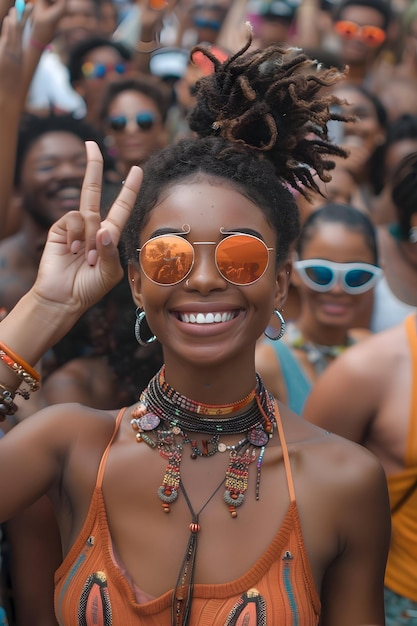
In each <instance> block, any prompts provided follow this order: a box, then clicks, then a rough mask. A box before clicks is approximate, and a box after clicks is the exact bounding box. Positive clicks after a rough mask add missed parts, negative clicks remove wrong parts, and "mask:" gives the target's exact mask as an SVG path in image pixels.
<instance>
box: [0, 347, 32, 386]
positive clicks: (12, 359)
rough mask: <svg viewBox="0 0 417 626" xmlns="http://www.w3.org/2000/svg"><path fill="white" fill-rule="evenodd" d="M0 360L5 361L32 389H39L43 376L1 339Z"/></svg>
mask: <svg viewBox="0 0 417 626" xmlns="http://www.w3.org/2000/svg"><path fill="white" fill-rule="evenodd" d="M0 360H2V361H3V363H5V364H6V365H7V366H8V367H10V369H11V370H13V372H14V373H15V374H16V376H18V377H19V378H20V380H21V381H22V382H24V383H26V384H27V385H28V386H29V388H30V390H31V391H37V390H38V389H39V387H40V381H41V377H40V374H39V372H37V371H36V370H35V369H34V368H33V367H32V366H31V365H29V363H27V362H26V361H25V360H24V359H22V358H21V357H19V356H18V355H17V354H15V353H14V352H13V350H11V349H10V348H8V347H7V346H6V345H5V344H4V343H3V342H2V341H0Z"/></svg>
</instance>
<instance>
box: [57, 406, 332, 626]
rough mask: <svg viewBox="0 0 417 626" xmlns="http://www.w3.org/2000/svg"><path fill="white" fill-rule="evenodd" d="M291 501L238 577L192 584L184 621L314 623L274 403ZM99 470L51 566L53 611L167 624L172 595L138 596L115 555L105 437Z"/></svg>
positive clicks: (85, 624)
mask: <svg viewBox="0 0 417 626" xmlns="http://www.w3.org/2000/svg"><path fill="white" fill-rule="evenodd" d="M276 411H277V414H276V418H277V425H278V432H279V437H280V441H281V446H282V450H283V458H284V464H285V471H286V476H287V484H288V490H289V495H290V505H289V507H288V511H287V513H286V516H285V518H284V521H283V523H282V525H281V527H280V528H279V529H278V531H277V534H276V535H275V537H274V539H273V541H272V543H271V544H270V546H269V547H268V548H267V549H266V551H265V552H264V553H263V554H262V555H261V556H260V558H259V559H258V561H257V562H256V563H255V565H254V566H253V567H252V568H251V569H250V570H249V571H247V572H246V573H244V574H243V575H242V576H241V577H240V578H238V579H236V580H233V581H231V582H229V583H224V584H195V585H194V588H193V601H192V608H191V618H190V626H243V625H245V626H266V625H268V626H317V625H318V622H319V616H320V610H321V605H320V599H319V596H318V593H317V591H316V588H315V585H314V580H313V576H312V572H311V568H310V564H309V560H308V556H307V553H306V550H305V547H304V542H303V537H302V531H301V524H300V518H299V514H298V509H297V504H296V500H295V492H294V484H293V479H292V474H291V467H290V460H289V455H288V450H287V446H286V442H285V438H284V433H283V429H282V425H281V418H280V416H279V411H278V408H276ZM123 412H124V410H122V411H121V412H120V413H119V415H118V417H117V420H116V426H115V431H114V434H113V436H112V439H111V441H110V442H109V444H108V446H107V448H106V450H105V452H104V454H103V457H102V459H101V463H100V466H99V470H98V475H97V482H96V486H95V489H94V493H93V496H92V499H91V503H90V508H89V512H88V514H87V518H86V520H85V522H84V525H83V528H82V530H81V532H80V534H79V536H78V538H77V540H76V541H75V543H74V545H73V546H72V548H71V549H70V551H69V553H68V554H67V556H66V557H65V559H64V561H63V563H62V565H61V566H60V567H59V568H58V570H57V572H56V574H55V613H56V617H57V620H58V623H59V624H60V626H139V625H140V626H171V596H172V592H173V590H172V589H171V590H169V591H167V592H166V593H165V594H164V595H162V596H161V597H159V598H155V599H151V600H150V601H145V602H144V603H138V602H137V600H136V596H135V593H134V590H133V588H132V585H131V584H130V583H129V582H128V580H127V578H126V577H125V576H124V574H123V573H122V571H121V569H120V568H119V567H118V565H117V563H116V559H115V557H114V554H113V549H112V538H111V535H110V530H109V527H108V523H107V516H106V506H105V502H104V498H103V493H102V482H103V475H104V471H105V466H106V460H107V457H108V454H109V451H110V447H111V444H112V442H113V440H114V438H115V435H116V433H117V430H118V428H119V425H120V422H121V419H122V416H123Z"/></svg>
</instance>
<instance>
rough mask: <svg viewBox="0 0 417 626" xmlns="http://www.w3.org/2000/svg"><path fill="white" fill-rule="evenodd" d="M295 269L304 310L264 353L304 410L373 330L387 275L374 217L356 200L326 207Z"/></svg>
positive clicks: (260, 355)
mask: <svg viewBox="0 0 417 626" xmlns="http://www.w3.org/2000/svg"><path fill="white" fill-rule="evenodd" d="M293 267H294V270H293V276H292V282H293V284H294V285H295V287H296V288H297V290H298V295H299V300H300V311H299V314H298V316H297V318H296V319H294V320H292V321H290V322H289V323H288V324H287V328H286V333H285V335H284V337H283V340H282V341H280V342H277V341H273V340H271V339H265V340H263V341H262V342H260V343H259V345H258V346H257V357H256V358H257V368H258V371H259V372H260V373H261V375H262V376H263V378H264V379H265V380H267V385H268V388H269V389H270V390H271V391H272V393H274V395H275V396H276V397H278V398H279V399H280V400H281V401H283V402H286V403H287V404H288V405H289V406H290V408H292V409H293V410H294V411H295V412H296V413H299V414H301V413H302V409H303V406H304V403H305V400H306V398H307V396H308V394H309V393H310V390H311V388H312V386H313V384H314V383H315V381H316V380H317V378H318V377H319V376H320V374H321V373H322V372H323V371H324V370H325V369H326V367H327V366H328V364H329V363H331V362H332V361H333V360H334V359H335V358H336V357H337V356H338V355H339V354H341V353H342V352H343V351H344V350H345V349H346V348H348V347H349V346H351V345H353V344H354V343H356V342H357V341H358V340H360V339H362V338H363V337H365V336H367V335H368V334H369V331H368V330H366V327H367V324H368V323H369V317H370V314H371V311H372V305H373V289H374V287H375V285H376V283H377V282H378V280H379V278H380V277H381V275H382V270H381V268H380V267H378V253H377V244H376V239H375V230H374V227H373V225H372V223H371V222H370V220H369V219H368V217H367V216H366V215H365V214H364V213H362V212H361V211H359V210H358V209H355V208H354V207H352V206H350V205H344V204H328V205H326V206H324V207H322V208H321V209H318V210H317V211H315V212H314V213H312V214H311V215H310V216H309V217H308V218H307V220H306V222H305V223H304V226H303V228H302V231H301V235H300V237H299V239H298V243H297V258H296V260H295V262H294V266H293Z"/></svg>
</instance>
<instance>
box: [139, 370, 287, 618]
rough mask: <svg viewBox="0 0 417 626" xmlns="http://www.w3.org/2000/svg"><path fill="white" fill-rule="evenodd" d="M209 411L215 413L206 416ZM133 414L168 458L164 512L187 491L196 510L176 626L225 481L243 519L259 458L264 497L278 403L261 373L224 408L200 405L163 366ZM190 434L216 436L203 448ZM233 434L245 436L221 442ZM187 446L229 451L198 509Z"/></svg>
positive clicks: (175, 603)
mask: <svg viewBox="0 0 417 626" xmlns="http://www.w3.org/2000/svg"><path fill="white" fill-rule="evenodd" d="M242 408H244V409H245V410H244V411H242V412H241V413H238V414H237V415H236V411H238V410H239V409H242ZM208 415H212V416H215V417H212V418H210V417H206V416H208ZM224 415H227V416H229V417H223V416H224ZM131 416H132V419H131V425H132V428H133V430H134V431H135V433H136V440H137V441H138V443H142V442H144V443H146V444H147V445H148V446H150V447H151V448H156V449H157V450H158V451H159V454H160V455H161V457H162V458H164V459H166V460H167V461H168V463H167V466H166V468H165V473H164V476H163V479H162V483H161V486H160V487H159V488H158V491H157V493H158V497H159V498H160V500H161V501H162V508H163V510H164V512H165V513H169V512H170V510H171V505H172V504H173V503H174V502H175V500H176V499H177V497H178V494H179V492H180V491H181V492H182V494H183V495H184V498H185V501H186V503H187V506H188V509H189V511H190V514H191V523H190V525H189V529H190V538H189V540H188V543H187V547H186V551H185V555H184V559H183V562H182V564H181V568H180V572H179V574H178V578H177V582H176V585H175V589H174V593H173V596H172V620H171V621H172V626H186V625H187V624H188V622H189V616H190V611H191V601H192V590H193V574H194V563H195V558H196V551H197V537H198V533H199V532H200V529H201V526H200V521H199V516H200V514H201V513H202V512H203V510H204V509H205V508H206V506H207V505H208V504H209V502H210V501H211V500H212V498H213V497H214V496H215V495H216V493H217V492H218V491H219V489H220V488H221V487H222V485H224V488H225V489H224V494H223V499H224V502H225V503H226V505H227V507H228V510H229V512H230V515H231V516H232V518H236V517H237V511H236V509H237V508H238V507H239V506H241V505H242V504H243V502H244V499H245V495H246V490H247V487H248V477H249V466H250V465H251V463H253V462H254V461H255V460H256V458H257V457H258V460H257V464H256V466H257V474H256V483H255V485H256V486H255V498H256V500H259V492H260V480H261V467H262V461H263V458H264V454H265V448H266V445H267V444H268V442H269V440H270V439H271V438H272V436H273V431H274V426H275V424H276V422H275V416H274V401H273V398H272V396H271V395H270V394H269V393H268V392H267V390H266V389H265V387H264V385H263V383H262V380H261V378H260V377H259V376H258V375H257V383H256V387H255V389H254V390H253V391H251V392H250V393H249V394H248V395H247V396H245V398H243V399H242V400H241V401H239V402H236V403H231V404H227V405H220V406H212V405H206V404H201V403H197V402H195V401H193V400H191V399H189V398H186V397H185V396H182V395H181V394H179V393H178V392H177V391H175V390H174V389H173V388H172V387H170V385H168V383H167V382H166V381H165V369H164V367H162V368H161V370H160V371H159V372H158V374H156V375H155V376H154V377H153V378H152V380H151V381H150V382H149V385H148V387H147V388H146V389H145V391H144V392H143V393H142V395H141V398H140V403H139V404H138V405H137V406H136V407H135V408H134V409H133V410H132V413H131ZM187 432H192V433H197V432H198V433H202V434H203V435H209V436H210V438H207V439H202V441H201V449H200V448H199V446H198V445H197V441H196V440H195V439H193V438H192V436H189V435H188V434H187ZM233 434H235V435H237V434H241V435H243V436H242V437H241V438H240V440H239V441H237V442H236V443H235V444H233V445H226V444H225V443H223V442H222V441H220V438H221V436H223V435H233ZM187 445H190V446H191V458H192V459H194V460H195V459H198V458H203V457H205V458H208V457H211V456H213V455H214V454H216V453H217V452H220V453H224V452H226V451H227V452H229V464H228V466H227V469H226V474H225V478H224V479H223V480H222V481H221V483H220V485H217V487H216V488H215V490H214V491H213V492H212V493H211V495H210V497H209V498H208V499H207V501H206V502H205V504H204V505H203V506H202V507H201V509H200V510H199V511H198V512H197V513H196V512H195V511H194V509H193V507H192V504H191V501H190V499H189V497H188V494H187V492H186V490H185V487H184V484H183V482H182V480H181V471H180V469H181V460H182V456H183V451H184V447H185V446H187ZM258 451H259V454H257V452H258Z"/></svg>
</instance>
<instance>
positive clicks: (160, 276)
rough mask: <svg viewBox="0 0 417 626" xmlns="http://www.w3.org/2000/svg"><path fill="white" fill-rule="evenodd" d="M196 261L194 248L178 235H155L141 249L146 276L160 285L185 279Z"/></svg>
mask: <svg viewBox="0 0 417 626" xmlns="http://www.w3.org/2000/svg"><path fill="white" fill-rule="evenodd" d="M193 262H194V248H193V247H192V245H191V244H190V242H189V241H187V240H186V239H183V238H182V237H178V236H176V235H163V236H161V237H155V238H154V239H150V240H149V241H147V242H146V243H145V245H144V246H143V248H142V249H141V251H140V264H141V267H142V270H143V271H144V273H145V274H146V276H147V277H148V278H149V279H150V280H152V281H153V282H155V283H158V284H159V285H175V284H176V283H179V282H180V281H181V280H183V279H184V278H185V277H186V276H187V274H188V272H189V271H190V269H191V268H192V265H193Z"/></svg>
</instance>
